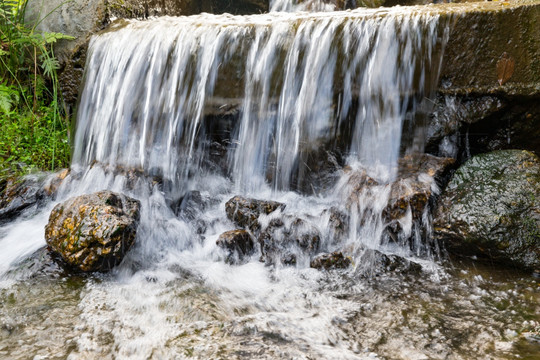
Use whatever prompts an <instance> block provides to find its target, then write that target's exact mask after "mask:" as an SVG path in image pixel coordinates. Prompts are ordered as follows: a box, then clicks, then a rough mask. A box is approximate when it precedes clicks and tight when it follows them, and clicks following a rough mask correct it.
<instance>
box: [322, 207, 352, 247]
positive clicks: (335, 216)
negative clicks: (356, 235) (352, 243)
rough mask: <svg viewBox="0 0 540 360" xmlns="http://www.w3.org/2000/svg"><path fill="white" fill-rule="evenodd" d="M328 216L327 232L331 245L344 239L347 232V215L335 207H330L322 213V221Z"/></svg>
mask: <svg viewBox="0 0 540 360" xmlns="http://www.w3.org/2000/svg"><path fill="white" fill-rule="evenodd" d="M326 216H328V225H327V227H328V230H329V237H330V239H331V244H337V243H338V242H340V241H341V240H342V239H343V238H345V237H346V236H347V234H348V232H349V215H348V214H347V213H345V212H343V211H341V210H339V209H337V208H336V207H331V208H330V209H326V210H324V211H323V212H322V214H321V217H322V218H323V219H324V218H325V217H326Z"/></svg>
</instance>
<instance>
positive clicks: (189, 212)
mask: <svg viewBox="0 0 540 360" xmlns="http://www.w3.org/2000/svg"><path fill="white" fill-rule="evenodd" d="M170 207H171V209H172V211H173V212H174V214H175V215H176V216H178V215H183V216H184V217H186V218H187V219H189V220H193V219H194V217H195V215H196V213H197V211H198V210H203V209H204V207H205V201H204V199H203V197H202V195H201V193H200V192H199V191H197V190H194V191H188V192H187V193H186V194H185V195H184V196H182V197H181V198H180V199H178V200H176V201H173V202H172V203H171V204H170Z"/></svg>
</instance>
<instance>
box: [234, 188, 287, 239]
mask: <svg viewBox="0 0 540 360" xmlns="http://www.w3.org/2000/svg"><path fill="white" fill-rule="evenodd" d="M284 208H285V205H284V204H281V203H278V202H275V201H266V200H256V199H248V198H244V197H241V196H235V197H233V198H232V199H230V200H229V201H227V203H226V204H225V212H226V213H227V218H228V219H229V220H231V221H232V222H234V223H235V224H236V225H238V226H239V227H241V228H245V229H250V230H251V231H253V232H257V231H258V230H259V228H260V224H259V221H258V218H259V216H260V215H261V214H265V215H268V214H270V213H271V212H273V211H276V210H277V209H284Z"/></svg>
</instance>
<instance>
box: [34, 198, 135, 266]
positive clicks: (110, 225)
mask: <svg viewBox="0 0 540 360" xmlns="http://www.w3.org/2000/svg"><path fill="white" fill-rule="evenodd" d="M139 217H140V203H139V201H138V200H135V199H132V198H129V197H127V196H125V195H121V194H116V193H113V192H111V191H100V192H97V193H94V194H90V195H82V196H78V197H75V198H72V199H69V200H67V201H65V202H63V203H61V204H58V205H56V206H55V208H54V209H53V210H52V212H51V215H50V217H49V223H48V224H47V226H46V227H45V239H46V240H47V244H48V245H49V248H50V249H51V250H52V252H53V253H55V254H56V255H59V256H60V257H61V258H62V259H63V261H65V262H66V263H67V264H68V265H69V266H70V267H74V268H76V269H79V270H82V271H85V272H89V271H106V270H109V269H111V268H112V267H113V266H114V265H116V264H118V263H119V262H120V261H121V260H122V258H123V257H124V255H125V253H126V252H127V251H128V250H129V248H130V247H131V246H132V245H133V243H134V241H135V236H136V232H137V226H138V223H139Z"/></svg>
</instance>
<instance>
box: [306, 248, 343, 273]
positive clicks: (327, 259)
mask: <svg viewBox="0 0 540 360" xmlns="http://www.w3.org/2000/svg"><path fill="white" fill-rule="evenodd" d="M350 265H351V259H350V258H348V257H345V256H344V255H343V253H342V252H339V251H335V252H333V253H330V254H328V253H324V254H320V255H317V256H316V257H315V258H314V259H313V260H311V262H310V263H309V266H310V267H312V268H314V269H319V270H320V269H325V270H330V269H346V268H348V267H349V266H350Z"/></svg>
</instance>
